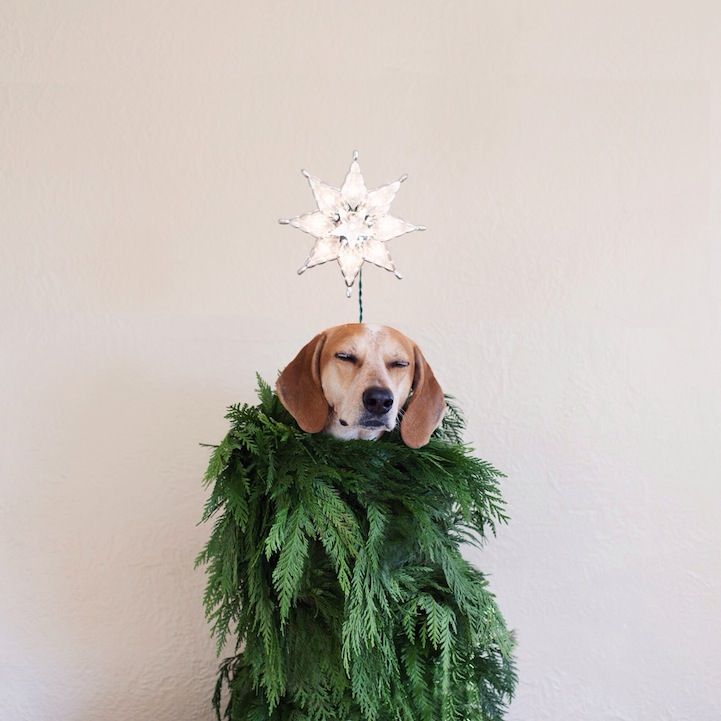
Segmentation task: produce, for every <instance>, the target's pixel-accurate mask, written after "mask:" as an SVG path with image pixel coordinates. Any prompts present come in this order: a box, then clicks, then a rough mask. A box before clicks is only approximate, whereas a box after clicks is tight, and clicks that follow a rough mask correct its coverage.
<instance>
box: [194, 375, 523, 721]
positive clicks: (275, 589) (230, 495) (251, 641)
mask: <svg viewBox="0 0 721 721" xmlns="http://www.w3.org/2000/svg"><path fill="white" fill-rule="evenodd" d="M258 382H259V398H260V404H259V405H257V406H250V405H236V406H231V407H230V408H229V412H228V414H227V416H226V417H227V418H228V419H229V420H230V422H231V429H230V431H229V432H228V434H227V435H226V437H225V438H224V440H223V441H222V443H221V444H220V445H219V446H217V447H215V450H214V451H213V453H212V456H211V459H210V463H209V466H208V470H207V474H206V482H207V483H208V484H212V492H211V495H210V498H209V499H208V501H207V504H206V507H205V511H204V514H203V518H202V520H203V521H207V520H208V519H211V518H215V522H214V525H213V529H212V533H211V536H210V539H209V541H208V543H207V545H206V546H205V548H204V549H203V551H202V552H201V553H200V554H199V555H198V558H197V560H196V565H204V566H205V568H206V572H207V587H206V591H205V596H204V605H205V610H206V615H207V618H208V620H209V622H210V623H211V627H212V633H213V635H214V637H215V638H216V640H217V647H218V653H219V654H220V653H223V649H224V648H225V647H226V642H230V640H231V637H232V638H233V639H234V646H235V648H234V653H233V655H231V656H230V657H228V658H226V659H225V660H224V661H222V663H221V665H220V669H219V674H218V679H217V683H216V688H215V693H214V696H213V704H214V706H215V709H216V713H217V715H218V718H219V719H220V718H221V717H223V718H225V719H229V720H230V721H240V720H246V719H247V720H254V721H265V720H269V721H270V720H273V721H290V720H293V721H306V720H307V721H351V720H358V721H360V720H363V721H391V719H398V720H399V721H402V720H407V721H438V720H443V721H451V720H454V719H458V720H461V719H462V720H463V721H481V720H483V721H486V720H489V721H490V720H495V719H501V718H502V716H503V712H504V710H505V708H506V706H507V704H508V701H509V700H510V698H511V696H512V693H513V689H514V685H515V681H516V676H515V668H514V663H513V658H512V650H513V645H514V640H513V634H512V632H510V631H509V630H508V629H507V628H506V625H505V623H504V620H503V618H502V616H501V614H500V612H499V610H498V608H497V605H496V602H495V600H494V597H493V595H492V594H491V593H490V591H489V590H488V587H487V581H486V579H485V578H484V576H483V575H482V574H481V573H480V572H479V571H478V570H476V569H475V568H474V567H473V566H472V565H471V564H470V563H469V562H468V561H466V560H465V559H464V558H463V556H462V555H461V551H460V545H461V544H462V543H472V544H476V545H480V544H481V543H482V541H483V539H484V537H485V536H486V535H487V533H488V532H489V531H490V532H493V533H495V529H496V524H497V523H499V522H504V521H506V520H507V519H506V516H505V515H504V511H503V501H502V499H501V495H500V491H499V486H498V479H499V477H501V476H502V475H503V474H501V473H500V472H499V471H497V470H496V469H495V468H493V467H492V466H491V465H490V464H488V463H486V462H485V461H482V460H480V459H478V458H475V457H473V456H472V455H470V449H469V448H468V447H467V446H465V445H464V444H463V443H462V440H461V432H462V430H463V421H462V418H461V416H460V415H459V413H458V411H457V409H456V408H455V407H454V406H453V405H450V403H449V409H448V412H447V413H446V417H445V420H444V422H443V424H442V426H441V427H440V428H439V429H438V430H437V431H436V432H435V433H434V435H433V436H432V438H431V441H430V442H429V443H428V445H426V446H424V447H423V448H420V449H417V450H414V449H411V448H408V447H407V446H405V445H404V444H403V442H402V441H401V439H400V437H399V434H398V432H397V431H394V432H392V433H387V434H385V435H384V436H383V437H382V438H381V439H380V440H377V441H363V440H356V441H344V440H338V439H335V438H332V437H330V436H328V435H325V434H315V435H312V434H308V433H305V432H303V431H302V430H300V429H299V428H298V426H297V424H296V423H295V421H294V420H293V419H292V417H291V416H290V415H289V414H288V412H287V411H286V410H285V409H284V408H283V406H282V405H281V403H280V401H279V400H278V398H277V396H276V395H275V393H274V392H273V391H272V390H271V389H270V387H269V386H268V385H267V384H266V383H264V382H263V381H262V380H261V379H260V378H258Z"/></svg>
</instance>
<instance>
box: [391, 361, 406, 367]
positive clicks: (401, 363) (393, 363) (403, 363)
mask: <svg viewBox="0 0 721 721" xmlns="http://www.w3.org/2000/svg"><path fill="white" fill-rule="evenodd" d="M388 366H389V367H390V368H407V367H408V361H404V360H394V361H391V362H390V363H389V364H388Z"/></svg>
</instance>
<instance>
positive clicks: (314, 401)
mask: <svg viewBox="0 0 721 721" xmlns="http://www.w3.org/2000/svg"><path fill="white" fill-rule="evenodd" d="M325 338H326V336H325V333H319V334H318V335H317V336H316V337H315V338H313V340H312V341H310V342H309V343H306V344H305V345H304V346H303V347H302V348H301V349H300V351H299V353H298V355H297V356H296V357H295V358H293V360H292V361H291V362H290V363H288V365H287V366H286V367H285V369H284V370H283V372H282V373H281V374H280V376H278V380H277V381H276V383H275V390H276V392H277V393H278V397H279V398H280V401H281V403H282V404H283V405H284V406H285V407H286V409H287V410H288V412H289V413H290V414H291V415H292V416H293V418H295V420H296V421H297V422H298V425H299V426H300V427H301V428H302V429H303V430H304V431H306V432H307V433H319V432H320V431H322V430H323V428H325V424H326V421H327V420H328V413H329V411H330V408H329V406H328V401H326V399H325V396H324V395H323V388H322V387H321V384H320V352H321V350H322V349H323V344H324V343H325Z"/></svg>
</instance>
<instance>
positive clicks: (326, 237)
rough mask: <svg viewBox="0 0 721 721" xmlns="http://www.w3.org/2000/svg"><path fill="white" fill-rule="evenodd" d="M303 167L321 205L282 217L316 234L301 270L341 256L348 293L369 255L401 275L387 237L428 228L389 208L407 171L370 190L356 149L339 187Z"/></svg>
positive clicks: (374, 261)
mask: <svg viewBox="0 0 721 721" xmlns="http://www.w3.org/2000/svg"><path fill="white" fill-rule="evenodd" d="M301 172H302V173H303V175H304V176H305V177H306V178H307V179H308V183H309V184H310V189H311V190H312V191H313V197H314V198H315V202H316V204H317V206H318V209H317V210H314V211H313V212H311V213H305V214H304V215H297V216H295V217H294V218H288V219H283V218H281V219H280V220H279V222H280V223H282V224H284V225H292V226H293V227H294V228H300V230H302V231H304V232H305V233H308V234H309V235H312V236H313V237H314V238H315V244H314V245H313V247H312V248H311V251H310V255H309V256H308V259H307V260H306V261H305V263H303V265H302V267H301V268H299V269H298V273H299V274H300V273H304V272H305V271H306V270H308V268H313V267H315V266H316V265H320V264H321V263H327V262H328V261H330V260H337V261H338V264H339V265H340V270H341V273H342V274H343V280H345V284H346V295H347V296H348V297H349V298H350V295H351V291H352V289H353V283H354V282H355V279H356V278H357V277H358V273H360V270H361V267H362V265H363V263H364V262H366V261H367V262H368V263H373V264H374V265H377V266H379V267H380V268H385V269H386V270H389V271H391V272H392V273H394V274H395V276H396V278H401V277H402V276H401V274H400V273H399V272H398V271H397V270H396V266H395V263H394V262H393V259H392V258H391V255H390V253H389V252H388V248H386V242H387V241H389V240H392V239H393V238H397V237H398V236H399V235H403V234H404V233H409V232H411V231H412V230H425V227H424V226H422V225H413V223H408V222H406V221H405V220H403V219H402V218H396V217H395V216H393V215H391V214H390V213H389V210H390V207H391V203H392V202H393V199H394V198H395V196H396V193H397V192H398V189H399V188H400V187H401V183H402V182H403V181H404V180H405V179H406V178H407V177H408V176H407V175H402V176H401V177H400V178H398V180H395V181H394V182H392V183H388V184H387V185H382V186H380V187H378V188H375V189H374V190H368V189H367V188H366V185H365V182H364V180H363V176H362V175H361V171H360V165H358V151H357V150H356V151H354V152H353V162H352V163H351V165H350V169H349V170H348V174H347V175H346V176H345V180H344V181H343V185H342V186H341V187H340V188H335V187H333V186H332V185H328V184H326V183H324V182H323V181H322V180H319V179H318V178H316V177H315V176H314V175H311V174H310V173H309V172H308V171H307V170H302V171H301Z"/></svg>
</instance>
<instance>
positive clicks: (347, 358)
mask: <svg viewBox="0 0 721 721" xmlns="http://www.w3.org/2000/svg"><path fill="white" fill-rule="evenodd" d="M335 357H336V358H337V359H338V360H342V361H347V362H348V363H355V362H356V361H357V360H358V359H357V358H356V357H355V356H354V355H353V354H352V353H336V354H335Z"/></svg>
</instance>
